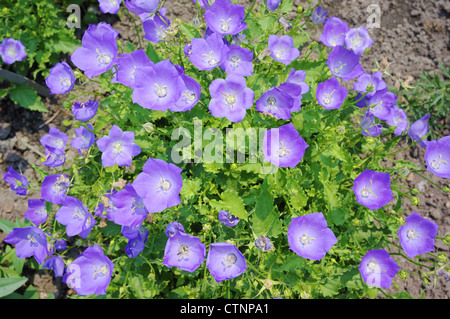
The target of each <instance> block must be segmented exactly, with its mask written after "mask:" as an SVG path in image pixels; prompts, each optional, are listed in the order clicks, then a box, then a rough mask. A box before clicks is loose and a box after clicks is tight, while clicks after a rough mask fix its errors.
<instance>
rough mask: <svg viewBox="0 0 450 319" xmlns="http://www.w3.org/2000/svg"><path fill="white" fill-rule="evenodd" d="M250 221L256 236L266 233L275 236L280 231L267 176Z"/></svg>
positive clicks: (279, 223)
mask: <svg viewBox="0 0 450 319" xmlns="http://www.w3.org/2000/svg"><path fill="white" fill-rule="evenodd" d="M251 221H252V228H253V231H254V232H255V234H256V236H260V235H268V236H270V237H277V236H278V235H279V234H280V232H281V222H280V220H279V216H278V214H277V213H276V212H275V210H274V198H273V195H272V194H271V193H270V191H269V185H268V182H267V178H266V179H265V180H264V183H263V184H262V186H261V192H260V193H259V196H258V197H257V199H256V207H255V213H254V214H253V216H252V218H251Z"/></svg>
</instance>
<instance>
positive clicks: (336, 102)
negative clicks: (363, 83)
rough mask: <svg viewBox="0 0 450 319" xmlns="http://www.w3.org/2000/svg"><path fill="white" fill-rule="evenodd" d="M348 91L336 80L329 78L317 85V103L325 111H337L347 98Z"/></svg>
mask: <svg viewBox="0 0 450 319" xmlns="http://www.w3.org/2000/svg"><path fill="white" fill-rule="evenodd" d="M347 94H348V90H347V89H346V88H345V87H343V86H341V84H340V83H339V81H338V79H336V78H334V77H333V78H330V79H328V80H326V81H325V82H322V83H319V84H318V85H317V91H316V98H317V103H319V104H320V105H322V106H323V107H324V108H325V109H327V110H332V109H338V108H340V107H341V105H342V103H344V101H345V99H346V98H347Z"/></svg>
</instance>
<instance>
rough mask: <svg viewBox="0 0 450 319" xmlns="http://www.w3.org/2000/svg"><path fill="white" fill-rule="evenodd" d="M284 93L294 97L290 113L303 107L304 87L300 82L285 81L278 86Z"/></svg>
mask: <svg viewBox="0 0 450 319" xmlns="http://www.w3.org/2000/svg"><path fill="white" fill-rule="evenodd" d="M277 88H278V89H279V90H280V91H282V92H283V93H286V94H287V95H289V96H290V97H291V98H292V99H293V104H292V107H291V108H290V109H289V113H292V112H297V111H299V110H301V108H302V87H301V86H300V85H298V84H294V83H289V82H284V83H281V84H280V85H279V86H278V87H277Z"/></svg>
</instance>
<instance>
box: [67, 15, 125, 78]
mask: <svg viewBox="0 0 450 319" xmlns="http://www.w3.org/2000/svg"><path fill="white" fill-rule="evenodd" d="M117 35H118V34H117V32H116V31H115V30H114V29H113V28H112V27H111V26H110V25H109V24H106V23H103V24H99V25H98V26H96V25H90V26H89V28H88V29H87V30H86V32H85V33H84V35H83V38H82V39H81V44H82V46H81V47H79V48H78V49H76V50H75V52H74V53H73V54H72V57H71V60H72V62H73V64H75V66H76V67H77V68H79V69H80V70H83V71H84V74H85V75H86V76H87V77H88V78H90V79H91V78H92V77H94V76H97V75H100V74H102V73H105V72H106V71H108V70H109V69H111V68H112V66H113V65H115V64H116V60H117V43H116V37H117Z"/></svg>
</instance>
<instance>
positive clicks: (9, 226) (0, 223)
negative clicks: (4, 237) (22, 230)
mask: <svg viewBox="0 0 450 319" xmlns="http://www.w3.org/2000/svg"><path fill="white" fill-rule="evenodd" d="M15 227H16V225H15V224H14V223H13V222H12V221H10V220H6V219H3V218H0V229H1V230H2V231H3V232H4V233H5V234H9V233H10V232H12V230H13V228H15Z"/></svg>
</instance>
